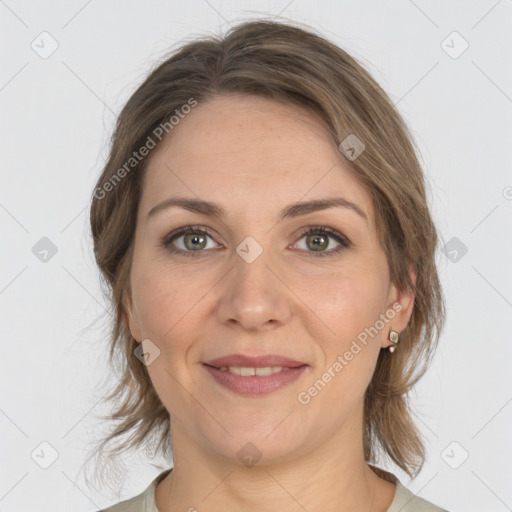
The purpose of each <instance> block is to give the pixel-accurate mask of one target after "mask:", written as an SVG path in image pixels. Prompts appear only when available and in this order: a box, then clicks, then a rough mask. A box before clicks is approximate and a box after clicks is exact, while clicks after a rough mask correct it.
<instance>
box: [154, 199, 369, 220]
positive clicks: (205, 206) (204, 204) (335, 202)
mask: <svg viewBox="0 0 512 512" xmlns="http://www.w3.org/2000/svg"><path fill="white" fill-rule="evenodd" d="M172 206H178V207H180V208H184V209H185V210H188V211H190V212H193V213H199V214H203V215H207V216H209V217H218V218H222V217H225V216H226V211H225V210H224V208H222V206H220V205H219V204H216V203H212V202H210V201H203V200H202V199H195V198H188V197H171V198H169V199H166V200H165V201H162V202H161V203H158V204H157V205H156V206H154V207H153V208H151V210H150V211H149V213H148V215H147V220H149V219H150V218H152V217H154V216H155V215H156V214H158V213H159V212H162V211H163V210H166V209H167V208H171V207H172ZM337 207H343V208H348V209H349V210H352V211H354V212H355V213H357V214H358V215H359V216H360V217H362V218H363V219H364V220H366V221H368V218H367V217H366V215H365V213H364V212H363V210H362V209H361V208H360V207H359V206H358V205H357V204H355V203H353V202H352V201H349V200H348V199H344V198H343V197H335V198H325V199H314V200H311V201H303V202H300V203H294V204H291V205H289V206H287V207H286V208H284V209H283V210H281V211H280V212H279V220H280V221H282V220H284V219H289V218H295V217H300V216H302V215H307V214H309V213H313V212H317V211H321V210H327V209H329V208H337Z"/></svg>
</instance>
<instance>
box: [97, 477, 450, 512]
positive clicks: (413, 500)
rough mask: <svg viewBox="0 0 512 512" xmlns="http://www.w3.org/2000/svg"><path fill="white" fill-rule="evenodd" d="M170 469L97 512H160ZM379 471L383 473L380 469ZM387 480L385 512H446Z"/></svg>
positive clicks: (396, 479) (393, 479)
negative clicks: (389, 498)
mask: <svg viewBox="0 0 512 512" xmlns="http://www.w3.org/2000/svg"><path fill="white" fill-rule="evenodd" d="M171 471H172V468H171V469H166V470H165V471H163V472H162V473H160V474H159V475H158V476H157V477H156V478H155V479H154V480H153V481H152V482H151V484H150V485H149V486H148V487H147V488H146V489H145V490H144V491H143V492H141V493H140V494H138V495H137V496H134V497H133V498H131V499H129V500H125V501H122V502H120V503H117V504H116V505H112V506H111V507H109V508H106V509H104V510H103V511H99V512H160V511H159V510H158V509H157V508H156V503H155V491H156V486H157V485H158V483H159V482H160V481H161V480H163V479H164V478H165V477H166V476H167V475H168V474H169V473H170V472H171ZM381 471H384V470H382V469H381ZM385 473H386V474H387V475H388V476H389V479H390V480H391V481H392V482H393V483H395V484H396V492H395V497H394V499H393V502H392V503H391V505H390V507H389V508H388V510H387V511H386V512H447V511H446V510H445V509H443V508H439V507H437V506H436V505H434V504H433V503H430V502H429V501H426V500H424V499H423V498H420V497H419V496H415V495H414V494H413V493H412V492H411V491H409V489H407V487H404V486H403V485H402V484H401V483H400V481H399V480H398V478H397V477H396V476H395V475H393V474H392V473H389V472H387V471H385Z"/></svg>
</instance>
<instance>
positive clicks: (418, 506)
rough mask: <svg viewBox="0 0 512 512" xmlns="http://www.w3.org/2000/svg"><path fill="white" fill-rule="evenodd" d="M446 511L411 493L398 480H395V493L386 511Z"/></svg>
mask: <svg viewBox="0 0 512 512" xmlns="http://www.w3.org/2000/svg"><path fill="white" fill-rule="evenodd" d="M399 511H400V512H448V511H447V510H445V509H444V508H440V507H438V506H437V505H434V504H433V503H431V502H430V501H427V500H425V499H423V498H420V497H419V496H416V495H415V494H413V493H412V492H411V491H410V490H409V489H407V487H405V486H403V485H402V484H401V483H400V481H397V482H396V493H395V498H394V500H393V503H391V506H390V507H389V508H388V510H387V512H399Z"/></svg>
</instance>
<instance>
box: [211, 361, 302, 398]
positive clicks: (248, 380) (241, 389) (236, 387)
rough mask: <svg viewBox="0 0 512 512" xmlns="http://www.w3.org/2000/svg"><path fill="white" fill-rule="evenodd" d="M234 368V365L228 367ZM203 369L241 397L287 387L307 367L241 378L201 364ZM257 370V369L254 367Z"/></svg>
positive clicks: (289, 368) (226, 371)
mask: <svg viewBox="0 0 512 512" xmlns="http://www.w3.org/2000/svg"><path fill="white" fill-rule="evenodd" d="M282 359H283V358H281V360H282ZM228 366H235V365H232V364H230V365H228ZM268 366H280V365H275V364H273V365H268ZM203 368H204V369H205V370H206V371H207V372H208V373H209V374H210V375H211V376H212V377H213V378H214V379H215V381H216V382H217V383H218V384H220V385H221V386H224V387H226V388H228V389H229V390H230V391H234V392H235V393H240V394H242V395H262V394H266V393H272V392H273V391H277V390H278V389H281V388H284V387H285V386H288V385H289V384H291V383H292V382H295V381H296V380H297V379H298V378H299V377H300V376H301V375H302V374H303V373H304V371H305V370H306V369H307V368H308V365H306V364H305V365H303V366H299V367H288V368H286V367H285V368H283V369H282V370H281V371H280V372H278V373H272V374H270V375H250V376H246V377H243V376H242V375H236V374H234V373H231V372H230V371H229V370H220V369H219V368H216V367H214V366H209V365H208V364H205V363H203ZM256 368H257V367H256Z"/></svg>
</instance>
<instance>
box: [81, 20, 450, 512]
mask: <svg viewBox="0 0 512 512" xmlns="http://www.w3.org/2000/svg"><path fill="white" fill-rule="evenodd" d="M91 227H92V233H93V238H94V246H95V256H96V260H97V263H98V265H99V268H100V270H101V272H102V275H103V277H104V278H105V280H106V282H107V284H108V286H109V287H110V289H111V292H112V294H111V298H112V301H113V305H114V307H115V311H116V319H115V326H114V329H113V333H112V340H111V343H112V344H111V352H110V354H111V357H113V356H114V354H115V353H117V355H118V356H119V358H120V361H121V364H122V365H123V378H122V380H121V382H120V383H119V385H118V386H117V388H116V389H115V391H114V392H113V393H112V394H111V395H110V396H109V397H108V398H116V399H119V398H121V397H123V398H124V402H123V403H122V404H121V406H120V407H119V408H118V409H117V410H116V411H115V412H114V414H113V415H112V419H116V420H119V421H120V423H119V424H118V425H117V427H116V429H115V430H114V431H113V432H112V433H111V434H110V435H109V436H108V438H106V439H105V440H104V441H103V442H102V445H101V449H103V447H104V446H106V444H107V443H108V442H110V441H112V440H114V439H116V438H117V437H118V436H122V435H125V434H128V433H131V434H132V436H131V438H130V439H129V440H127V441H125V443H124V444H121V445H120V446H119V447H118V448H117V451H118V452H121V451H122V450H123V449H124V448H126V447H139V446H142V445H144V444H145V443H147V441H148V439H149V437H150V436H151V435H155V433H156V435H157V436H159V437H158V439H159V443H158V446H157V451H158V452H159V453H160V454H162V455H164V456H170V455H171V454H172V458H173V468H172V469H167V470H166V471H164V472H162V473H160V474H159V475H158V476H157V477H156V478H155V479H154V480H153V482H152V483H151V485H149V487H147V488H146V490H145V491H144V492H143V493H141V494H140V495H138V496H136V497H134V498H132V499H130V500H127V501H125V502H122V503H119V504H117V505H114V506H112V507H110V508H108V509H107V510H108V511H111V512H114V511H116V512H120V511H128V510H143V511H147V512H167V511H169V512H170V511H178V510H189V511H193V510H199V511H221V510H222V511H229V510H251V511H271V510H272V511H274V510H290V511H294V510H309V511H316V510H322V511H337V512H339V511H355V510H357V511H362V510H368V511H388V512H398V511H399V510H400V511H402V512H407V511H441V510H442V509H440V508H438V507H437V506H435V505H434V504H431V503H429V502H427V501H425V500H423V499H421V498H419V497H415V496H414V495H413V494H412V493H411V492H410V491H409V490H407V489H406V488H405V487H404V486H403V485H402V484H401V483H400V481H399V480H398V478H397V477H396V476H395V475H393V474H392V473H390V472H387V471H384V470H383V469H381V468H379V467H378V466H377V465H375V462H376V461H377V459H378V456H379V454H381V455H386V456H388V457H389V458H390V459H391V460H392V461H393V462H394V463H395V464H396V465H397V466H398V467H400V468H401V469H402V470H404V471H405V472H406V473H407V474H409V475H410V476H411V477H413V476H416V475H417V473H418V472H419V471H420V469H421V467H422V464H423V461H424V457H425V453H424V446H423V443H422V440H421V437H420V434H419V432H418V430H417V428H416V427H415V425H414V423H413V421H412V418H411V414H410V412H409V408H408V402H407V393H408V391H409V390H410V389H411V388H412V386H413V385H414V384H415V383H416V382H417V381H418V379H419V378H420V377H421V376H422V375H423V374H424V372H425V371H426V369H427V367H428V364H429V362H430V360H431V357H432V355H433V353H434V350H435V346H436V344H437V340H438V337H439V333H440V330H441V327H442V324H443V318H444V307H443V297H442V293H441V287H440V284H439V280H438V275H437V271H436V267H435V261H434V258H435V250H436V246H437V235H436V229H435V227H434V225H433V223H432V219H431V216H430V213H429V209H428V205H427V201H426V197H425V187H424V179H423V173H422V170H421V167H420V164H419V162H418V159H417V156H416V152H415V150H414V147H413V143H412V141H411V137H410V135H409V133H408V130H407V128H406V126H405V125H404V123H403V121H402V119H401V117H400V116H399V114H398V113H397V111H396V110H395V108H394V106H393V104H392V103H391V102H390V100H389V99H388V97H387V96H386V95H385V93H384V92H383V91H382V89H381V88H380V87H379V86H378V85H377V83H376V82H375V81H374V80H373V79H372V78H371V77H370V76H369V74H368V72H366V71H365V70H364V69H363V68H362V67H361V66H360V65H359V64H358V63H357V62H356V61H355V60H354V59H353V58H351V57H350V56H349V55H348V54H347V53H346V52H345V51H343V50H342V49H340V48H339V47H337V46H336V45H334V44H332V43H330V42H329V41H327V40H325V39H324V38H322V37H321V36H319V35H316V34H314V33H313V32H312V31H310V30H305V29H302V28H299V27H296V26H292V25H290V24H283V23H276V22H268V21H252V22H247V23H244V24H241V25H238V26H237V27H235V28H233V29H232V30H231V31H230V32H229V33H228V34H227V35H226V36H225V37H224V38H209V39H203V40H197V41H193V42H190V43H188V44H186V45H185V46H183V47H182V48H181V49H180V50H179V51H177V52H176V53H175V54H173V55H172V56H171V57H170V58H168V59H167V60H166V61H165V62H163V63H162V64H161V65H160V66H159V67H158V68H156V69H155V70H154V71H153V72H152V73H151V74H150V75H149V77H148V78H147V79H146V80H145V82H144V83H143V84H142V85H141V86H140V87H139V88H138V90H137V91H136V92H135V93H134V94H133V95H132V97H131V98H130V99H129V101H128V103H127V104H126V106H125V108H124V109H123V111H122V112H121V114H120V116H119V119H118V123H117V126H116V130H115V133H114V137H113V142H112V149H111V152H110V156H109V159H108V162H107V164H106V166H105V169H104V171H103V173H102V175H101V176H100V178H99V180H98V183H97V186H96V188H95V190H94V194H93V198H92V207H91ZM171 450H172V452H171Z"/></svg>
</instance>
